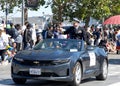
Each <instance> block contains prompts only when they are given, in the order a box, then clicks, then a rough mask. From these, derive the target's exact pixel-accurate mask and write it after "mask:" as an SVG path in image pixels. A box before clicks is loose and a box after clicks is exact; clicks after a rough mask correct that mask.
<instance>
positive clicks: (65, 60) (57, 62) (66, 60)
mask: <svg viewBox="0 0 120 86" xmlns="http://www.w3.org/2000/svg"><path fill="white" fill-rule="evenodd" d="M68 62H70V59H64V60H55V61H53V62H52V63H53V64H55V65H57V64H64V63H68Z"/></svg>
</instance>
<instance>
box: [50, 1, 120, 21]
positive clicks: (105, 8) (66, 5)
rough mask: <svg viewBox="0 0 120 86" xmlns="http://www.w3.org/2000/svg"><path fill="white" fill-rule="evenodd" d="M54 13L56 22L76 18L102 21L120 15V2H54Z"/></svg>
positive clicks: (52, 4)
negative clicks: (91, 18)
mask: <svg viewBox="0 0 120 86" xmlns="http://www.w3.org/2000/svg"><path fill="white" fill-rule="evenodd" d="M51 7H52V12H53V14H54V18H55V19H56V20H64V19H70V20H72V19H73V18H74V17H77V18H78V19H82V20H84V21H86V22H88V20H89V18H90V17H94V18H95V19H99V20H102V18H107V17H109V16H111V15H116V14H119V13H120V0H52V2H51Z"/></svg>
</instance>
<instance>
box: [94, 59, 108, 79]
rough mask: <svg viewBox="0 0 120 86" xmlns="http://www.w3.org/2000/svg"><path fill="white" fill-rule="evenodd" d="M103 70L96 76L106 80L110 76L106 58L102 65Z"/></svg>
mask: <svg viewBox="0 0 120 86" xmlns="http://www.w3.org/2000/svg"><path fill="white" fill-rule="evenodd" d="M101 70H102V72H101V73H100V74H99V75H98V76H96V79H97V80H106V79H107V76H108V63H107V60H105V59H104V61H103V63H102V67H101Z"/></svg>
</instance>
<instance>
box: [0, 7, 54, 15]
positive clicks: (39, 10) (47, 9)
mask: <svg viewBox="0 0 120 86" xmlns="http://www.w3.org/2000/svg"><path fill="white" fill-rule="evenodd" d="M17 10H18V8H17V7H15V9H14V11H13V13H12V14H9V15H8V17H21V15H22V14H21V11H17ZM43 12H44V15H48V14H49V15H52V11H51V7H48V8H44V6H41V7H40V9H38V11H30V10H28V17H33V16H42V15H43ZM0 16H5V12H2V11H0Z"/></svg>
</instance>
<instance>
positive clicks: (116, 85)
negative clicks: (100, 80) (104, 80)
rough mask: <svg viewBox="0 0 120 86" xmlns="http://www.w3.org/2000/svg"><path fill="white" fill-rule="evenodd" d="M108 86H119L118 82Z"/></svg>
mask: <svg viewBox="0 0 120 86" xmlns="http://www.w3.org/2000/svg"><path fill="white" fill-rule="evenodd" d="M108 86H120V82H118V83H113V84H111V85H108Z"/></svg>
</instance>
